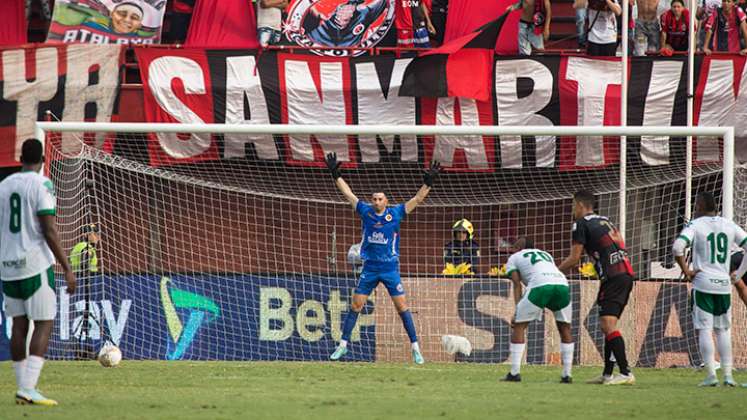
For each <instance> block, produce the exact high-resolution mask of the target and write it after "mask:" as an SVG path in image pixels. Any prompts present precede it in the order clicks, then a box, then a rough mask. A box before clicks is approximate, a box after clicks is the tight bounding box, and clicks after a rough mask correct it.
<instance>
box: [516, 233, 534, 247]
mask: <svg viewBox="0 0 747 420" xmlns="http://www.w3.org/2000/svg"><path fill="white" fill-rule="evenodd" d="M530 248H534V240H533V239H532V238H529V237H526V236H520V237H519V239H517V240H516V242H514V249H515V250H516V251H521V250H522V249H530Z"/></svg>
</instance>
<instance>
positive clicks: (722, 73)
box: [136, 49, 747, 172]
mask: <svg viewBox="0 0 747 420" xmlns="http://www.w3.org/2000/svg"><path fill="white" fill-rule="evenodd" d="M136 52H137V56H138V61H139V63H140V71H141V75H142V80H143V83H144V90H145V91H144V98H145V111H146V118H147V119H148V121H149V122H181V123H228V124H267V123H273V124H280V123H283V124H399V125H414V124H436V125H454V124H456V125H547V126H552V125H588V126H595V125H596V126H598V125H608V126H609V125H619V124H620V89H621V84H620V65H621V64H620V60H619V59H601V58H597V59H593V58H587V57H572V56H563V57H550V56H542V57H526V58H513V57H499V58H497V59H496V61H495V62H494V63H493V70H492V72H491V74H492V79H493V80H492V92H491V97H490V99H489V100H488V101H485V102H477V101H474V100H469V99H463V98H438V99H435V98H412V97H401V96H399V89H400V86H401V83H402V75H403V73H404V70H405V68H406V67H407V64H408V63H409V62H410V60H411V59H396V58H394V57H386V56H376V57H357V58H331V57H315V56H310V55H291V54H285V53H264V54H262V55H261V56H259V57H258V56H257V55H255V54H254V53H253V52H251V51H213V50H202V49H185V50H153V49H138V50H136ZM686 65H687V63H686V60H685V58H684V57H671V58H664V57H642V58H635V59H633V60H632V61H631V70H630V81H629V99H628V121H627V123H628V125H685V124H686V121H687V92H686V85H687V83H686V80H687V78H686V74H687V67H686ZM434 71H437V70H436V69H434ZM695 77H696V82H697V84H696V92H695V114H694V117H695V123H696V124H699V125H708V126H714V125H715V126H729V125H732V126H735V127H736V130H737V137H738V138H739V137H747V69H746V68H745V58H744V57H741V56H709V57H698V58H697V60H696V68H695ZM152 140H153V142H152V144H151V148H150V151H151V164H153V165H156V166H157V165H164V164H172V163H182V162H193V161H203V160H214V159H222V158H234V157H243V156H245V153H246V152H245V150H247V149H251V150H252V153H253V156H247V157H249V158H255V159H260V160H262V159H264V160H283V161H285V162H286V163H287V164H288V165H299V164H300V165H312V166H314V165H318V166H320V167H321V166H323V165H324V163H323V162H321V159H320V158H319V157H321V156H324V154H325V153H327V152H336V153H337V155H338V157H339V158H340V159H342V160H343V161H349V162H351V164H355V163H358V162H356V160H357V159H359V160H360V162H359V163H373V162H379V161H381V160H382V159H386V160H388V161H392V160H394V161H398V160H399V161H405V162H407V161H414V162H416V161H418V160H419V159H425V160H430V159H431V158H432V157H433V158H436V159H438V160H439V161H441V162H442V163H443V164H444V165H445V166H447V167H460V168H462V169H463V170H467V171H481V172H490V171H494V170H496V169H498V168H521V167H528V166H532V167H557V168H560V169H569V170H572V169H591V168H601V167H605V166H607V165H610V164H614V163H616V162H617V161H618V159H619V148H618V147H617V142H616V140H615V139H605V138H602V137H590V138H588V139H584V141H577V139H575V138H559V137H555V136H548V137H537V138H534V139H532V140H533V141H532V142H531V143H529V142H527V141H522V139H521V138H520V137H518V136H503V137H500V138H494V137H480V136H476V137H475V138H474V139H467V138H465V136H435V137H428V136H426V137H419V138H416V137H414V136H413V137H409V136H396V137H387V136H379V137H365V136H361V137H355V136H348V137H340V136H337V137H334V136H281V140H282V141H276V140H277V138H273V137H272V136H249V135H247V136H209V135H194V134H192V135H189V134H183V135H179V136H175V135H165V134H158V135H157V136H154V137H153V138H152ZM472 140H474V141H472ZM672 141H681V139H671V138H669V137H643V138H641V139H640V140H636V141H635V144H636V145H637V146H636V149H635V153H634V155H633V156H631V157H630V158H629V160H630V159H634V160H635V159H637V160H638V163H639V164H641V165H667V164H669V163H670V160H671V161H672V162H674V161H675V159H674V158H673V157H672V156H671V153H670V142H672ZM395 142H397V144H396V147H395ZM220 143H222V144H220ZM247 144H252V145H253V147H252V148H247V147H245V145H247ZM738 147H739V146H738ZM525 149H526V150H525ZM718 150H719V149H718V145H717V143H716V139H698V140H697V142H696V147H695V156H696V159H697V160H699V161H715V160H718V159H719V152H718ZM382 151H383V152H384V153H386V152H388V153H390V154H391V155H389V156H382V154H383V152H382ZM633 163H634V162H633Z"/></svg>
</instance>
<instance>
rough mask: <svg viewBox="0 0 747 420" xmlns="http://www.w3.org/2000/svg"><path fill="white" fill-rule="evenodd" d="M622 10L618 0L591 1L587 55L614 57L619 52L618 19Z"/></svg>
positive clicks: (588, 14) (588, 13)
mask: <svg viewBox="0 0 747 420" xmlns="http://www.w3.org/2000/svg"><path fill="white" fill-rule="evenodd" d="M620 14H622V8H621V7H620V4H619V3H618V1H617V0H590V1H589V6H588V11H587V17H586V19H587V20H588V21H589V31H588V34H587V45H588V46H587V48H586V53H587V54H588V55H591V56H614V55H615V53H616V52H617V19H616V16H620Z"/></svg>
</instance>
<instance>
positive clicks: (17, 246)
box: [0, 171, 55, 281]
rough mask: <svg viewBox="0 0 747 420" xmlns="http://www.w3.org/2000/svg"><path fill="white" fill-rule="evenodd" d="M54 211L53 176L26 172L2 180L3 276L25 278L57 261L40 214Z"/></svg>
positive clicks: (0, 262)
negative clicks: (46, 238)
mask: <svg viewBox="0 0 747 420" xmlns="http://www.w3.org/2000/svg"><path fill="white" fill-rule="evenodd" d="M54 214H55V197H54V187H53V186H52V181H50V180H49V178H47V177H45V176H42V175H39V174H38V173H36V172H31V171H26V172H19V173H15V174H13V175H10V176H9V177H7V178H5V179H4V180H3V181H2V182H0V279H2V280H3V281H10V280H20V279H25V278H28V277H32V276H35V275H37V274H39V273H41V272H42V271H44V270H46V269H48V268H49V266H50V265H52V264H54V261H55V259H54V254H53V253H52V250H51V249H50V248H49V245H47V242H46V240H45V238H44V234H43V232H42V229H41V224H40V223H39V217H38V216H44V215H54Z"/></svg>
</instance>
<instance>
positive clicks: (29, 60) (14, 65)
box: [0, 44, 124, 166]
mask: <svg viewBox="0 0 747 420" xmlns="http://www.w3.org/2000/svg"><path fill="white" fill-rule="evenodd" d="M122 51H123V50H122V47H120V46H115V45H111V46H95V45H69V46H66V45H54V46H53V45H43V44H40V45H37V46H30V47H27V48H17V49H6V50H3V54H2V59H1V60H0V75H2V80H0V92H2V93H3V94H2V97H0V139H2V141H0V166H16V165H18V158H19V157H20V153H21V145H22V144H23V141H24V140H26V139H27V138H29V137H33V136H34V123H35V121H45V120H47V118H48V116H47V114H46V112H47V111H50V112H51V114H52V115H53V116H54V118H59V119H60V120H62V121H99V122H109V121H111V118H112V114H113V113H114V111H115V105H116V104H115V101H116V98H117V95H118V93H119V81H120V79H119V74H120V68H121V67H122V65H123V64H124V56H123V53H122ZM71 136H72V134H69V135H65V136H63V146H64V145H65V142H64V141H65V140H69V141H74V139H73V138H72V137H71ZM103 140H104V138H103V136H101V135H99V136H95V139H91V141H93V142H95V143H96V144H97V145H101V144H102V143H103Z"/></svg>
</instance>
